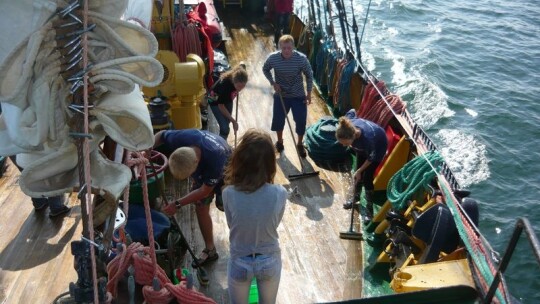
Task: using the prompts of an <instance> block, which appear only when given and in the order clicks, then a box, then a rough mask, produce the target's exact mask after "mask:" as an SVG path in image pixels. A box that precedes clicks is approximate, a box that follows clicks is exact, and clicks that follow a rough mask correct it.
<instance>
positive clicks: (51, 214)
mask: <svg viewBox="0 0 540 304" xmlns="http://www.w3.org/2000/svg"><path fill="white" fill-rule="evenodd" d="M69 211H71V208H70V207H68V206H62V208H60V209H58V210H51V211H50V212H49V217H50V218H55V217H58V216H60V215H63V214H66V213H68V212H69Z"/></svg>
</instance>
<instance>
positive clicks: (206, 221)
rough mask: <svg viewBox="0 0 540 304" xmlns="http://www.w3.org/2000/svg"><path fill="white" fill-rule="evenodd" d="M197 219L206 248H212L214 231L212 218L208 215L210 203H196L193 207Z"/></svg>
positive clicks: (213, 246)
mask: <svg viewBox="0 0 540 304" xmlns="http://www.w3.org/2000/svg"><path fill="white" fill-rule="evenodd" d="M195 212H196V213H197V221H198V222H199V228H200V229H201V233H202V237H203V240H204V244H205V246H206V248H208V249H214V248H215V245H214V232H213V227H212V218H211V217H210V205H206V204H205V205H197V207H196V208H195Z"/></svg>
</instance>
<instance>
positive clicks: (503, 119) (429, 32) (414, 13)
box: [295, 0, 540, 303]
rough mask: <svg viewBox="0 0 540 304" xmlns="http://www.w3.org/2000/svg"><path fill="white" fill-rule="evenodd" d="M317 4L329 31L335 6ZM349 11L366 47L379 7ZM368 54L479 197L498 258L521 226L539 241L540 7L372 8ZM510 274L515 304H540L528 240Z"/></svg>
mask: <svg viewBox="0 0 540 304" xmlns="http://www.w3.org/2000/svg"><path fill="white" fill-rule="evenodd" d="M312 1H313V5H314V8H315V10H316V11H322V13H321V14H320V23H321V24H325V23H326V21H325V20H328V16H327V15H325V13H324V12H325V10H324V9H322V8H323V7H325V6H326V4H327V0H312ZM343 1H344V3H345V6H346V7H347V9H346V14H347V19H348V21H349V23H350V24H351V25H352V22H353V21H352V20H353V13H354V17H355V19H356V22H357V24H358V28H359V30H358V36H359V38H360V36H361V32H362V29H363V27H364V21H365V20H366V12H367V9H368V5H369V2H370V1H369V0H361V1H360V0H343ZM328 2H331V3H332V4H333V3H334V1H333V0H330V1H328ZM306 3H309V2H307V1H299V0H296V2H295V12H296V13H297V14H299V15H301V16H307V14H308V9H307V6H306ZM318 7H320V8H321V10H319V9H318ZM333 8H335V6H333ZM352 8H354V9H352ZM332 14H333V15H334V17H335V16H337V15H338V12H337V11H336V10H334V11H333V12H332ZM316 18H317V19H318V18H319V14H316ZM329 22H330V21H329ZM333 25H334V27H335V34H336V36H337V38H338V40H340V41H343V37H342V35H341V30H340V27H339V21H338V20H337V19H334V20H333ZM352 37H353V38H354V33H353V35H352ZM353 41H354V39H353ZM353 45H354V44H353ZM361 51H362V62H363V64H364V65H365V66H366V67H367V69H368V70H370V71H371V72H372V73H373V74H374V75H375V76H376V77H377V78H378V79H380V80H384V81H385V82H386V84H387V86H388V88H389V89H390V91H392V92H394V93H397V94H399V95H400V96H401V97H402V98H403V100H404V101H405V102H406V103H407V108H408V110H409V111H410V112H411V114H412V116H413V117H414V119H415V120H416V122H417V123H418V124H419V125H420V126H422V127H423V129H424V130H425V131H426V132H427V133H428V134H429V136H430V137H431V138H432V139H433V141H434V142H435V144H436V145H437V146H438V147H439V150H440V152H441V153H442V154H443V156H444V158H445V160H446V161H447V163H448V164H449V165H450V167H451V168H452V170H453V172H454V173H455V175H456V177H457V179H458V181H459V183H460V185H461V187H462V188H465V189H467V190H470V191H472V195H471V197H472V198H474V199H476V200H477V201H478V202H479V205H480V217H481V219H480V225H479V226H480V227H479V228H480V231H481V232H482V233H483V235H484V236H485V238H486V239H487V240H488V241H489V242H490V243H491V245H492V247H493V249H495V250H496V251H497V252H499V253H500V255H501V256H502V255H503V254H504V252H505V249H506V246H507V244H508V242H509V240H510V237H511V235H512V232H513V230H514V228H515V225H516V218H518V217H526V218H528V219H529V221H530V222H531V224H532V226H533V228H534V230H535V233H536V235H537V236H540V72H539V69H540V3H539V2H538V1H537V0H516V1H505V0H490V1H488V0H478V1H463V0H456V1H440V0H432V1H420V0H410V1H372V2H371V6H370V8H369V15H368V18H367V22H366V23H365V30H364V34H363V37H362V40H361ZM505 273H506V279H507V283H508V285H509V288H510V291H511V293H512V294H513V296H514V297H515V298H517V299H518V300H520V301H522V303H540V266H539V265H538V264H537V262H536V259H535V257H534V254H533V252H532V250H531V247H530V245H529V242H528V240H527V238H526V237H525V236H524V235H522V237H521V238H520V240H519V243H518V247H517V248H516V250H515V252H514V256H513V258H512V259H511V261H510V264H509V266H508V269H507V270H506V272H505Z"/></svg>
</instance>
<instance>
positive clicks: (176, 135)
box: [154, 129, 231, 265]
mask: <svg viewBox="0 0 540 304" xmlns="http://www.w3.org/2000/svg"><path fill="white" fill-rule="evenodd" d="M157 147H159V148H160V150H161V151H164V152H165V154H169V153H170V152H172V153H170V156H169V170H170V171H171V174H172V175H173V176H174V177H175V178H176V179H179V180H183V179H186V178H188V177H189V176H191V178H192V179H193V187H192V190H191V192H189V193H188V194H186V195H185V196H183V197H181V198H180V199H179V200H177V201H175V202H174V204H169V205H166V206H164V208H163V212H165V213H166V214H167V215H169V216H173V215H174V214H175V213H176V209H177V208H179V207H182V206H184V205H187V204H191V203H195V204H196V209H195V210H196V214H197V220H198V222H199V228H200V229H201V233H202V236H203V239H204V243H205V245H206V248H205V249H204V250H203V252H202V255H201V256H200V258H199V264H200V265H204V264H205V263H206V262H210V261H214V260H216V259H217V258H218V254H217V252H216V247H215V245H214V235H213V228H212V218H211V217H210V203H211V202H212V198H213V196H214V193H215V194H216V206H217V207H218V209H220V210H223V207H222V204H221V208H220V207H219V203H220V202H221V186H222V185H223V168H224V167H225V165H226V164H227V161H228V159H229V156H230V155H231V147H230V146H229V145H228V144H227V142H226V141H225V140H224V139H223V138H221V137H219V136H217V135H215V134H213V133H210V132H208V131H201V130H197V129H185V130H164V131H160V132H158V133H156V135H155V142H154V148H157Z"/></svg>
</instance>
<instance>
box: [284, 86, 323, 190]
mask: <svg viewBox="0 0 540 304" xmlns="http://www.w3.org/2000/svg"><path fill="white" fill-rule="evenodd" d="M278 94H279V100H280V101H281V106H282V107H283V113H284V115H285V119H286V120H287V125H288V126H289V131H291V137H292V139H293V142H294V147H295V149H296V155H298V160H299V161H300V167H301V168H302V173H301V174H289V180H295V179H299V178H304V177H311V176H318V175H319V171H314V172H306V171H305V168H304V163H303V162H302V157H300V152H298V149H297V148H296V147H297V145H296V139H295V138H294V132H293V129H292V127H291V122H290V121H289V116H288V115H287V109H286V108H285V102H283V96H281V93H278Z"/></svg>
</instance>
